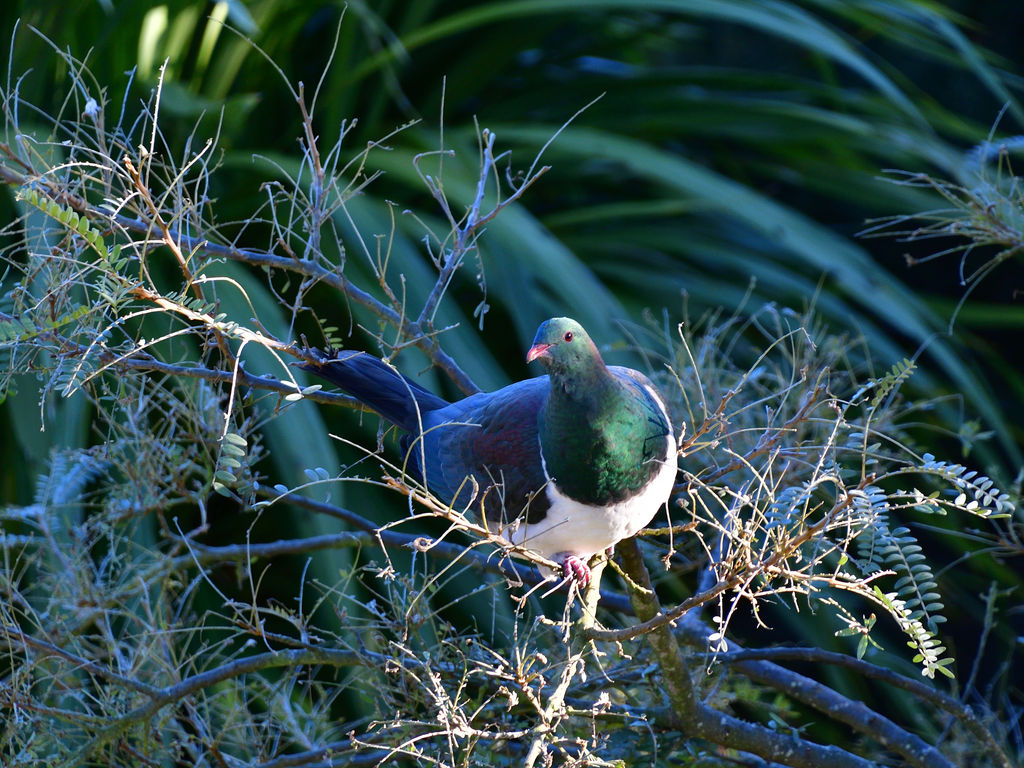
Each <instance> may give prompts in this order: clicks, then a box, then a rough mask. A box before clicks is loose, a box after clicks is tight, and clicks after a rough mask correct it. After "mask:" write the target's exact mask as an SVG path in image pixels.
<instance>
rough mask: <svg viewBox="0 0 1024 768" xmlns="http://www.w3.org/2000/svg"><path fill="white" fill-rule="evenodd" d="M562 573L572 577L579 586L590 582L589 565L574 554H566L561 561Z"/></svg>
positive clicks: (566, 576) (569, 577)
mask: <svg viewBox="0 0 1024 768" xmlns="http://www.w3.org/2000/svg"><path fill="white" fill-rule="evenodd" d="M562 575H563V576H564V577H565V578H567V579H572V580H573V581H575V582H576V583H577V584H578V585H579V586H580V587H585V586H587V584H589V583H590V567H589V566H588V565H587V564H586V563H585V562H584V561H583V560H582V559H581V558H579V557H577V556H576V555H566V556H565V559H564V560H563V561H562Z"/></svg>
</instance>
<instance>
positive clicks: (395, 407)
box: [300, 351, 449, 433]
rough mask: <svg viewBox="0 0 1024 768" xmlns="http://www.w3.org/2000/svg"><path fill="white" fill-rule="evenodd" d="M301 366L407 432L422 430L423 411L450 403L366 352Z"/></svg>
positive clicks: (348, 353) (350, 352) (347, 353)
mask: <svg viewBox="0 0 1024 768" xmlns="http://www.w3.org/2000/svg"><path fill="white" fill-rule="evenodd" d="M300 367H301V368H303V369H305V370H307V371H309V372H310V373H313V374H315V375H317V376H319V377H320V378H322V379H326V380H327V381H329V382H331V383H332V384H336V385H337V386H339V387H341V388H342V389H343V390H345V391H346V392H347V393H348V394H350V395H352V397H354V398H356V399H357V400H359V401H361V402H363V403H366V405H368V406H370V408H372V409H373V410H375V411H376V412H377V413H379V414H380V415H381V416H383V417H384V418H385V419H387V420H388V421H390V422H391V423H392V424H395V425H397V426H399V427H401V428H402V429H404V430H406V431H408V432H414V433H415V432H419V423H420V419H421V416H422V414H423V413H425V412H427V411H435V410H437V409H438V408H444V407H445V406H446V405H448V404H449V403H448V401H447V400H445V399H444V398H442V397H438V396H437V395H435V394H434V393H433V392H430V391H428V390H426V389H424V388H423V387H421V386H420V385H419V384H417V383H416V382H414V381H413V380H412V379H409V378H406V377H405V376H403V375H402V374H400V373H399V372H398V371H396V370H395V369H394V368H391V367H390V366H388V365H387V364H386V363H384V362H383V361H382V360H380V359H378V358H376V357H374V356H373V355H368V354H366V353H365V352H352V351H348V352H342V353H340V354H339V355H338V356H337V357H334V358H331V359H324V360H322V361H321V362H320V363H319V364H312V363H304V364H303V365H301V366H300Z"/></svg>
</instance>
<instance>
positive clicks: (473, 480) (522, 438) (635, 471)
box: [303, 317, 676, 585]
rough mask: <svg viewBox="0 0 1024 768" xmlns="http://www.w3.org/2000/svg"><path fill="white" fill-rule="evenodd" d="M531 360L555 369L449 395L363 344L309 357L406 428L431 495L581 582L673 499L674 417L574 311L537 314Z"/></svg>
mask: <svg viewBox="0 0 1024 768" xmlns="http://www.w3.org/2000/svg"><path fill="white" fill-rule="evenodd" d="M526 360H527V362H531V361H533V360H538V361H540V362H541V363H542V364H543V365H544V367H545V368H546V369H547V371H548V375H546V376H538V377H537V378H534V379H527V380H525V381H520V382H517V383H515V384H511V385H509V386H507V387H503V388H502V389H499V390H497V391H495V392H484V393H479V394H475V395H471V396H469V397H467V398H465V399H463V400H459V401H457V402H454V403H449V402H448V401H447V400H444V399H442V398H440V397H438V396H437V395H435V394H433V393H432V392H429V391H427V390H426V389H424V388H423V387H421V386H420V385H418V384H416V383H415V382H413V381H412V380H411V379H408V378H406V377H405V376H402V375H401V374H399V373H397V372H396V371H395V370H394V369H392V368H390V367H388V366H387V365H386V364H385V363H383V362H382V361H381V360H378V359H377V358H375V357H373V356H372V355H368V354H364V353H361V352H355V353H352V352H347V353H342V355H341V356H338V357H336V358H335V359H330V360H327V359H325V360H322V361H321V362H320V363H319V364H317V365H308V364H307V365H305V366H303V367H304V368H306V369H308V370H309V371H311V372H312V373H314V374H316V375H317V376H320V377H322V378H324V379H326V380H328V381H330V382H332V383H334V384H336V385H337V386H339V387H341V388H342V389H343V390H345V391H346V392H348V393H349V394H351V395H352V396H353V397H355V398H357V399H358V400H360V401H362V402H363V403H365V404H366V405H368V406H369V407H370V408H372V409H373V410H375V411H377V412H378V413H379V414H380V415H381V416H383V417H384V418H385V419H387V420H388V421H391V422H392V423H394V424H395V425H397V426H398V427H399V428H401V429H402V430H404V431H405V433H406V434H405V435H404V436H403V438H402V442H401V445H402V450H403V454H404V455H405V456H407V457H408V460H409V466H410V467H411V468H412V471H413V472H415V473H416V474H418V476H419V477H420V478H421V479H422V480H424V481H425V483H426V486H427V488H429V490H430V491H432V492H433V493H434V494H435V495H437V496H438V497H439V498H441V499H443V500H444V501H445V502H447V503H450V504H452V505H453V507H455V508H457V509H465V508H467V507H470V508H472V509H473V510H474V511H475V513H476V514H477V515H478V516H479V517H480V518H481V519H482V520H483V521H484V522H485V524H486V525H487V527H488V529H489V530H491V531H493V532H495V533H500V534H501V535H502V536H504V537H505V538H506V539H507V540H509V541H511V542H512V543H513V544H516V545H519V546H522V547H524V548H526V549H530V550H533V551H534V552H537V553H538V554H540V555H543V556H544V557H547V558H549V559H551V560H555V561H556V562H559V563H561V564H562V568H563V571H564V575H565V577H566V578H574V579H576V580H577V581H579V582H580V583H581V584H583V585H585V584H587V583H588V582H589V581H590V569H589V568H588V567H587V560H588V559H589V558H590V556H591V555H593V554H595V553H597V552H600V551H602V550H605V549H608V548H609V547H612V546H613V545H614V544H615V543H616V542H618V541H620V540H622V539H624V538H627V537H629V536H632V535H633V534H635V533H636V532H637V531H639V530H640V529H641V528H643V527H644V526H645V525H647V523H649V522H650V520H651V518H653V517H654V515H655V513H657V511H658V509H659V508H660V507H662V506H663V505H664V504H665V502H666V501H667V500H668V497H669V494H670V493H671V491H672V486H673V483H674V481H675V477H676V442H675V437H674V435H673V430H672V423H671V421H670V419H669V415H668V409H667V408H666V407H665V403H664V402H663V401H662V399H661V398H660V397H659V396H658V394H657V392H656V391H655V389H654V386H653V385H652V384H651V382H650V380H649V379H648V378H647V377H646V376H644V375H643V374H642V373H640V372H639V371H635V370H632V369H630V368H623V367H619V366H608V365H605V362H604V360H602V359H601V354H600V353H599V352H598V351H597V347H595V346H594V342H593V341H591V339H590V337H589V336H588V335H587V332H586V331H585V330H583V328H582V326H580V324H579V323H577V322H576V321H575V320H571V319H569V318H565V317H556V318H552V319H551V320H547V321H545V322H544V323H542V324H541V326H540V328H539V329H538V330H537V336H536V338H534V340H533V346H531V347H530V350H529V352H527V354H526Z"/></svg>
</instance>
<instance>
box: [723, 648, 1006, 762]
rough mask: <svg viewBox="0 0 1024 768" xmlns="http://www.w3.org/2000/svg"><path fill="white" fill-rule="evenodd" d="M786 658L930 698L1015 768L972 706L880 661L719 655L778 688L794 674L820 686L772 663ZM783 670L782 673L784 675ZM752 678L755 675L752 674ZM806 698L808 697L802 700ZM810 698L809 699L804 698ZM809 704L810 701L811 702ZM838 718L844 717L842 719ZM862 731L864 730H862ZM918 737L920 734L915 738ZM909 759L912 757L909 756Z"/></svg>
mask: <svg viewBox="0 0 1024 768" xmlns="http://www.w3.org/2000/svg"><path fill="white" fill-rule="evenodd" d="M773 659H774V660H785V661H802V662H808V663H815V664H832V665H834V666H839V667H846V668H847V669H851V670H853V671H854V672H856V673H857V674H859V675H862V676H864V677H867V678H872V679H874V680H879V681H881V682H885V683H888V684H890V685H892V686H893V687H895V688H900V689H902V690H904V691H907V692H908V693H910V694H912V695H913V696H916V697H917V698H919V699H921V700H923V701H927V702H928V703H930V704H934V705H935V706H937V707H939V708H940V709H942V710H944V711H946V712H948V713H949V714H951V715H952V716H953V717H955V718H956V719H957V720H958V721H960V722H961V723H962V724H963V726H964V727H965V728H967V729H968V730H969V731H970V732H971V734H972V735H973V736H975V737H976V738H977V739H978V741H979V742H980V743H981V744H982V745H984V748H985V751H986V752H987V753H988V754H989V756H991V757H992V759H993V760H994V761H995V764H996V765H999V766H1001V768H1013V766H1012V765H1011V763H1010V759H1009V758H1008V757H1007V756H1006V754H1005V753H1004V752H1003V751H1002V749H1001V748H1000V747H999V744H998V743H996V740H995V739H994V738H993V736H992V733H991V732H990V731H989V729H988V728H986V727H985V724H984V723H983V722H982V721H981V719H980V718H979V717H978V716H977V715H976V714H975V713H974V711H973V710H972V709H971V707H968V706H966V705H964V704H961V703H960V702H959V701H958V700H957V699H955V698H953V697H952V696H948V695H947V694H945V693H942V691H937V690H935V689H934V688H931V687H929V686H927V685H925V684H924V683H922V682H920V681H918V680H914V679H913V678H909V677H906V676H904V675H901V674H899V673H897V672H894V671H892V670H891V669H886V668H885V667H879V666H877V665H876V664H871V663H869V662H867V661H863V660H862V659H855V658H853V657H852V656H846V655H844V654H842V653H835V652H834V651H824V650H821V649H818V648H764V649H760V650H729V651H727V652H725V653H722V654H720V655H719V656H718V657H717V661H720V662H722V663H724V664H737V666H739V667H740V668H741V669H743V670H745V671H748V672H749V671H750V670H754V671H755V672H756V674H763V675H764V677H762V678H761V680H762V682H765V683H766V684H768V685H771V686H772V687H774V688H780V689H781V686H780V683H781V684H782V685H784V686H785V688H786V690H790V688H791V687H792V683H791V682H789V681H787V680H785V678H786V676H787V675H794V676H795V677H796V678H799V679H800V680H801V681H803V682H801V685H806V684H810V685H818V683H815V682H814V681H812V680H808V679H807V678H806V677H803V676H802V675H797V674H796V673H792V672H790V671H789V670H786V669H783V668H781V667H778V666H777V665H775V664H771V663H769V662H770V661H771V660H773ZM759 661H760V662H764V663H763V664H760V665H758V664H756V662H759ZM762 667H763V668H764V669H767V668H769V667H771V668H773V671H772V673H771V674H767V673H764V672H763V670H761V669H760V668H762ZM780 673H782V674H780ZM751 676H752V677H754V676H755V674H751ZM800 690H802V689H801V688H799V687H797V688H793V689H792V692H793V693H797V692H799V691H800ZM801 700H804V699H801ZM804 701H806V700H804ZM807 703H810V702H809V701H808V702H807ZM822 711H826V712H828V713H829V714H831V715H836V712H837V711H836V710H835V709H833V708H831V707H830V708H829V709H826V710H822ZM837 719H841V718H838V717H837ZM859 730H861V729H859ZM915 738H916V737H915ZM908 759H909V758H908ZM928 759H937V760H939V759H940V760H941V761H943V762H936V763H927V765H929V766H930V765H947V764H948V763H947V762H945V758H944V757H941V755H940V756H939V758H931V757H929V758H928Z"/></svg>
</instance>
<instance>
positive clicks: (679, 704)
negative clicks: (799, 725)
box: [618, 539, 874, 768]
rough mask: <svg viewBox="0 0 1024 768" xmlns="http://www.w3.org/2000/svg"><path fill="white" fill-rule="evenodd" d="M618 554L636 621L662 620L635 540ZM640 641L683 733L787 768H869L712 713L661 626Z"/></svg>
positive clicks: (837, 752)
mask: <svg viewBox="0 0 1024 768" xmlns="http://www.w3.org/2000/svg"><path fill="white" fill-rule="evenodd" d="M618 550H619V554H620V556H621V558H622V564H623V570H625V571H626V573H627V574H628V575H629V577H630V578H631V579H632V580H633V581H634V582H635V583H636V584H637V585H639V587H640V589H633V590H631V592H630V598H631V599H632V601H633V605H634V607H635V608H636V614H637V617H638V618H640V619H642V620H646V621H650V620H652V619H654V618H656V617H658V616H659V615H663V614H662V613H661V606H660V605H659V604H658V598H657V595H656V594H655V593H654V588H653V584H652V583H651V577H650V574H649V573H648V572H647V567H646V566H645V565H644V562H643V558H642V556H641V554H640V547H639V545H638V544H637V542H636V539H626V540H625V541H622V542H620V543H619V545H618ZM646 639H647V641H648V643H650V645H651V648H652V650H653V651H654V655H655V657H656V658H657V660H658V664H659V667H660V671H661V679H662V683H663V685H664V686H665V692H666V694H667V695H668V698H669V702H670V704H671V706H672V709H673V710H674V719H675V720H676V722H677V724H678V727H679V728H680V729H681V730H682V731H683V732H684V733H687V734H690V735H693V736H699V737H701V738H704V739H707V740H708V741H711V742H713V743H715V744H719V745H721V746H724V747H728V748H730V749H738V750H742V751H744V752H751V753H753V754H755V755H758V756H759V757H762V758H764V759H766V760H771V761H773V762H778V763H781V764H783V765H788V766H792V767H793V768H822V766H829V768H872V766H873V765H874V764H873V763H871V762H870V761H868V760H865V759H864V758H862V757H858V756H857V755H853V754H851V753H849V752H847V751H845V750H843V749H840V748H838V747H830V746H824V745H821V744H815V743H813V742H810V741H807V740H805V739H794V738H792V737H790V736H787V735H784V734H782V733H779V732H777V731H773V730H771V729H769V728H765V727H763V726H760V725H756V724H753V723H748V722H745V721H743V720H740V719H739V718H736V717H732V716H731V715H727V714H725V713H724V712H719V711H717V710H715V709H712V708H711V707H709V706H707V705H706V704H704V703H703V702H701V701H699V700H698V699H697V696H696V692H695V691H694V688H693V682H692V680H691V678H690V670H689V669H688V668H687V665H686V662H685V660H684V659H683V655H682V653H681V651H680V649H679V645H678V642H677V640H676V638H675V636H674V634H673V633H672V632H671V630H670V629H669V627H668V626H666V622H662V623H661V624H659V625H658V626H657V627H655V628H654V629H652V630H650V631H649V632H648V633H647V635H646Z"/></svg>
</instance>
